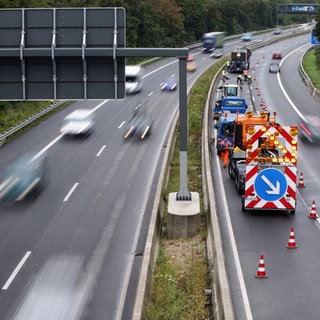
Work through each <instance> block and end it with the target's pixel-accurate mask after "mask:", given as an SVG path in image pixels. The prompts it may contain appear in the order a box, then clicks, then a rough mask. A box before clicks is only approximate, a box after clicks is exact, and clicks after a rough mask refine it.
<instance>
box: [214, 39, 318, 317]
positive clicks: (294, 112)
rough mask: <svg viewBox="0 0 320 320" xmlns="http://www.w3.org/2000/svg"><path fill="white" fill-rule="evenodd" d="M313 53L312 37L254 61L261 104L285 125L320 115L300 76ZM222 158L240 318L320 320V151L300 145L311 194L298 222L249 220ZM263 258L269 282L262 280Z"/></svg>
mask: <svg viewBox="0 0 320 320" xmlns="http://www.w3.org/2000/svg"><path fill="white" fill-rule="evenodd" d="M309 46H310V40H309V38H308V37H307V36H302V37H297V38H295V39H292V40H291V41H284V42H281V43H277V44H274V45H272V46H269V47H266V48H262V49H259V50H257V51H255V52H254V54H253V55H252V57H251V72H250V74H252V75H255V78H256V80H255V81H253V84H252V93H253V98H254V101H255V105H256V106H257V109H258V110H259V111H261V109H260V102H261V101H262V100H261V99H263V100H264V102H265V105H266V106H267V108H268V111H269V112H271V113H273V112H274V111H276V112H277V122H279V123H280V124H282V125H299V123H300V122H301V117H303V116H304V115H306V114H318V115H319V103H318V102H316V101H315V100H314V98H313V97H311V95H310V94H309V92H308V89H307V87H306V86H305V85H304V83H303V82H302V80H301V78H300V76H299V74H298V67H297V65H298V63H299V61H300V59H301V57H302V54H303V53H304V52H305V50H306V49H307V48H308V47H309ZM273 51H281V52H282V54H283V58H282V60H281V73H280V74H269V72H268V68H269V64H270V63H271V62H272V57H271V55H272V52H273ZM279 62H280V61H279ZM256 87H258V88H259V90H257V89H256ZM258 91H259V92H260V95H259V96H258ZM214 151H215V150H213V163H214V169H213V170H215V169H217V170H218V168H220V169H221V170H220V172H221V175H220V178H217V177H216V176H215V178H216V179H215V187H216V192H217V194H219V192H220V196H218V197H217V198H218V199H219V203H218V212H219V213H220V214H219V218H220V219H221V227H222V229H223V232H222V233H223V242H224V249H225V254H226V262H227V266H228V272H229V277H230V279H231V282H230V283H231V291H232V298H233V302H234V303H235V304H234V306H235V314H236V319H259V320H270V319H272V320H273V319H319V317H320V311H319V308H318V307H317V299H318V296H319V293H320V290H319V286H318V282H317V269H318V265H319V263H320V254H319V252H318V250H317V244H318V243H319V240H320V233H319V231H320V230H319V223H318V221H317V220H312V219H308V216H309V214H310V208H311V204H312V201H313V200H315V202H316V203H317V202H318V201H319V200H320V199H319V192H320V189H319V187H320V184H319V180H318V178H317V177H318V172H319V170H318V169H317V159H318V158H319V155H320V150H319V147H318V146H317V145H311V144H305V143H303V142H301V141H300V140H299V145H298V172H299V173H300V172H303V176H304V182H305V186H306V187H305V188H298V196H297V209H296V213H295V215H290V214H285V213H283V212H255V213H250V212H247V213H243V212H242V210H241V201H240V196H239V195H238V194H237V191H236V189H235V186H234V183H233V181H232V180H231V179H230V178H229V177H228V173H227V171H226V169H223V168H222V167H221V160H219V159H218V158H217V156H216V155H215V152H214ZM222 185H223V189H222V190H221V188H220V187H221V186H222ZM218 190H220V191H218ZM291 228H294V231H295V241H296V245H297V246H298V248H297V249H295V250H292V249H288V248H287V244H288V241H289V236H290V231H291ZM261 254H263V255H264V263H265V271H266V274H267V276H268V277H267V278H256V277H255V275H256V273H257V270H258V265H259V258H260V255H261Z"/></svg>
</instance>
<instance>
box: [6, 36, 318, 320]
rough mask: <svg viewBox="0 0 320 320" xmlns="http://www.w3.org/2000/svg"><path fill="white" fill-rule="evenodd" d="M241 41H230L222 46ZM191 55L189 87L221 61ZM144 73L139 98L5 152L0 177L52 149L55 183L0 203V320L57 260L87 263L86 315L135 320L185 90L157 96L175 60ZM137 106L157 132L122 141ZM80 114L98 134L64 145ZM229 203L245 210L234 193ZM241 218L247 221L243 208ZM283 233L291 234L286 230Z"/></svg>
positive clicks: (94, 104) (103, 105)
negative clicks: (193, 67)
mask: <svg viewBox="0 0 320 320" xmlns="http://www.w3.org/2000/svg"><path fill="white" fill-rule="evenodd" d="M270 36H272V35H269V37H270ZM305 38H307V36H305ZM287 42H289V41H287ZM287 42H286V43H287ZM237 43H239V41H238V40H236V41H234V42H233V43H231V44H228V45H226V48H225V50H226V51H227V50H230V49H231V48H232V47H233V46H235V45H236V44H237ZM266 50H269V49H266ZM193 53H194V54H195V59H196V63H197V71H196V72H194V73H192V74H189V75H188V89H190V87H191V86H192V84H193V83H194V81H195V80H196V79H197V77H198V76H199V74H200V73H201V72H202V70H203V69H205V68H207V67H208V66H210V65H211V64H212V63H213V62H214V60H213V59H211V58H210V57H209V56H208V55H203V54H200V53H199V49H197V50H195V52H193ZM144 72H145V79H144V87H143V90H142V92H141V93H139V94H138V95H134V96H128V97H127V98H126V99H124V100H119V101H111V100H110V101H92V100H91V101H77V102H73V103H71V104H70V106H68V107H67V108H64V109H63V110H61V111H59V112H57V113H55V114H54V115H52V116H51V117H50V118H48V119H46V120H44V121H43V122H41V123H39V124H38V125H36V126H35V127H33V128H32V129H30V130H28V131H27V132H26V133H24V134H23V135H21V136H19V137H18V138H16V139H15V140H13V141H12V142H10V143H8V144H6V145H4V146H3V147H1V148H0V174H3V173H4V171H5V169H6V168H7V167H8V165H9V164H10V163H12V161H13V160H14V159H15V158H16V157H17V156H18V155H20V154H22V153H25V152H27V151H30V150H32V151H35V152H46V153H47V156H48V167H49V172H48V174H49V179H48V183H47V185H46V187H45V189H44V190H43V191H42V192H41V194H39V196H38V197H37V198H36V199H34V200H33V201H32V202H30V203H26V204H23V205H15V206H8V207H7V206H3V207H1V215H0V260H1V261H2V263H1V265H0V283H1V288H2V290H1V292H0V314H1V316H0V317H1V319H11V318H12V315H13V314H14V312H15V310H16V309H17V308H18V307H19V305H20V304H21V302H22V301H23V298H24V297H25V296H26V293H27V292H28V288H29V287H30V284H31V283H32V282H33V281H34V279H36V277H37V274H38V272H39V271H40V270H41V268H42V266H43V265H44V264H45V263H46V262H47V261H48V260H49V259H50V257H54V256H55V255H58V256H60V255H65V256H71V257H72V256H81V257H82V259H83V269H82V277H83V278H84V279H85V281H86V286H85V290H84V292H83V297H84V298H83V301H82V303H81V306H80V307H79V308H81V311H82V319H90V320H91V319H92V320H94V319H102V318H103V319H112V320H114V319H129V318H130V317H131V310H132V306H133V303H134V296H135V285H136V282H137V279H138V274H139V268H140V265H141V261H142V255H141V253H142V252H143V249H144V240H145V237H146V232H147V226H148V221H149V219H150V212H151V207H152V203H153V199H154V191H155V186H156V183H157V178H158V176H159V171H160V166H161V163H162V159H163V156H164V151H165V148H166V144H167V134H168V131H169V129H170V127H171V125H172V122H173V119H174V117H175V115H176V113H177V110H178V94H177V93H164V92H161V91H160V83H161V81H163V80H164V79H165V78H167V77H168V75H171V74H178V63H177V60H176V59H166V60H162V61H159V62H157V63H155V64H153V65H150V66H146V67H145V71H144ZM139 103H142V104H143V105H145V106H147V108H148V109H149V111H150V112H151V115H152V117H153V119H154V125H153V131H152V134H151V136H150V137H149V138H148V139H147V140H146V141H143V142H140V141H127V142H124V141H123V130H124V126H125V123H126V122H127V121H128V119H129V118H130V116H131V114H132V111H133V108H134V107H135V106H137V105H138V104H139ZM77 108H90V109H93V110H94V111H95V114H96V121H97V123H96V128H95V131H94V132H93V134H92V135H91V136H89V137H88V138H86V139H65V137H63V136H62V135H60V133H59V126H60V124H61V121H62V120H63V118H64V117H65V116H66V115H67V114H69V113H70V112H71V111H73V110H74V109H77ZM305 173H306V174H307V172H305ZM230 190H233V189H232V188H231V187H230ZM232 199H234V200H235V201H234V202H232V203H233V206H234V209H235V210H238V207H237V206H238V202H236V199H237V195H236V194H234V195H233V196H232ZM299 203H300V202H299ZM300 204H301V205H302V201H301V203H300ZM230 205H231V204H230ZM231 209H232V208H231ZM300 210H301V211H302V209H300V208H299V210H298V212H297V215H296V216H298V213H299V211H300ZM237 217H238V218H239V219H241V218H242V219H245V218H247V219H249V218H250V217H249V216H248V217H246V216H244V215H241V212H240V214H239V215H237ZM266 219H270V220H272V218H270V217H266ZM280 219H283V218H280ZM306 220H307V221H305V223H306V224H310V223H311V222H310V221H309V220H308V219H306ZM256 222H257V223H258V224H259V220H258V221H257V220H256ZM313 222H314V221H313ZM310 225H311V224H310ZM248 227H249V226H248V225H246V228H248ZM260 227H261V228H262V226H260ZM257 230H258V228H257ZM297 230H298V229H297ZM286 231H287V232H285V234H284V237H285V238H287V237H288V235H289V229H288V230H286ZM299 233H300V231H299ZM251 235H253V234H252V233H251ZM248 240H249V241H250V239H248ZM299 240H300V238H299ZM285 241H287V239H285ZM253 244H255V245H257V241H255V242H254V243H253ZM242 245H243V246H246V244H242ZM251 249H252V248H251ZM247 250H248V251H247V252H248V253H249V254H250V255H252V256H253V257H252V259H253V261H254V263H253V265H251V263H250V261H248V265H250V268H252V269H253V270H254V269H255V268H256V266H257V261H258V260H257V259H258V255H257V254H258V253H256V250H250V247H248V248H247ZM298 250H299V251H297V252H298V253H299V252H300V251H302V250H300V248H299V249H298ZM259 253H260V252H259ZM266 253H267V252H266ZM266 257H268V258H267V259H268V260H269V259H270V258H269V256H268V255H267V254H266ZM245 260H247V258H246V257H245ZM267 268H268V269H269V265H267ZM254 272H255V271H253V274H254ZM270 278H271V277H270ZM248 289H249V287H248ZM236 290H238V288H236ZM251 290H255V288H252V289H251ZM248 291H249V290H248ZM235 292H236V291H235ZM252 305H253V306H254V304H252ZM253 310H254V308H253Z"/></svg>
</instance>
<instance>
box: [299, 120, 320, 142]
mask: <svg viewBox="0 0 320 320" xmlns="http://www.w3.org/2000/svg"><path fill="white" fill-rule="evenodd" d="M299 133H300V137H301V139H302V140H303V141H306V142H310V143H320V117H319V116H312V115H309V116H305V121H302V122H301V123H300V130H299Z"/></svg>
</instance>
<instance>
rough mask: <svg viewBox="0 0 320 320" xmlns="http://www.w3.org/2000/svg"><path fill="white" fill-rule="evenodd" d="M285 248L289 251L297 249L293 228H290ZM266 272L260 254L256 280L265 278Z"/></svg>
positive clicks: (262, 257) (262, 256)
mask: <svg viewBox="0 0 320 320" xmlns="http://www.w3.org/2000/svg"><path fill="white" fill-rule="evenodd" d="M287 248H289V249H296V248H298V246H297V244H296V240H295V236H294V228H291V231H290V236H289V241H288V244H287ZM267 277H268V276H267V272H266V267H265V264H264V255H263V254H261V255H260V260H259V266H258V270H257V273H256V278H267Z"/></svg>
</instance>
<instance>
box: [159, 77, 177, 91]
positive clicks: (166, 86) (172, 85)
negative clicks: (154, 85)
mask: <svg viewBox="0 0 320 320" xmlns="http://www.w3.org/2000/svg"><path fill="white" fill-rule="evenodd" d="M177 87H178V82H177V79H176V77H169V78H167V79H166V80H165V81H163V82H161V84H160V88H161V90H162V91H175V90H177Z"/></svg>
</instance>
